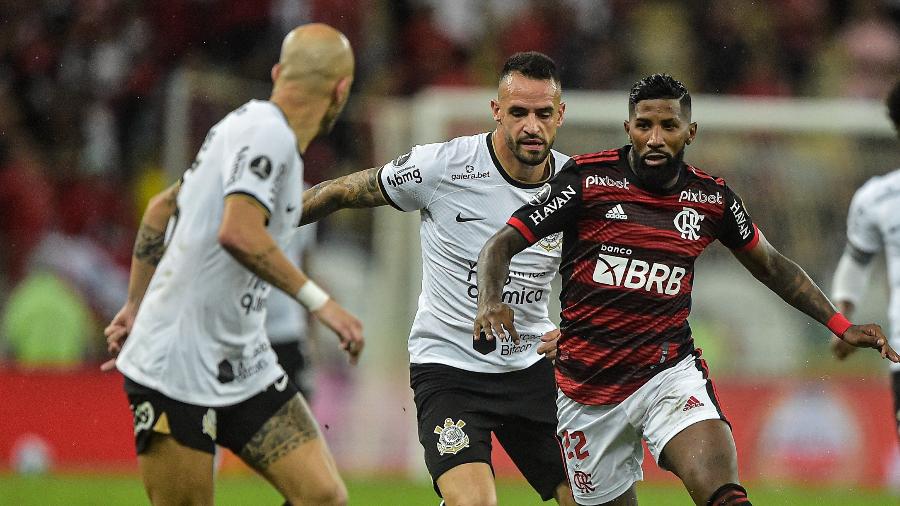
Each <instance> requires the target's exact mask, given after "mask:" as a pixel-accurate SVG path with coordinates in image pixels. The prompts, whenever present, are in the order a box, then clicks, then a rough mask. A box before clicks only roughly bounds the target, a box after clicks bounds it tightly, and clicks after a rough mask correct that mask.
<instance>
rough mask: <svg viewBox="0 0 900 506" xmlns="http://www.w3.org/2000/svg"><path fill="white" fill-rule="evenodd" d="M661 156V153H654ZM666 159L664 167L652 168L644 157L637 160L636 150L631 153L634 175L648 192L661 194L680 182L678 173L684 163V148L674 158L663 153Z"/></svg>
mask: <svg viewBox="0 0 900 506" xmlns="http://www.w3.org/2000/svg"><path fill="white" fill-rule="evenodd" d="M653 154H660V153H653ZM662 154H664V155H665V157H666V163H665V164H664V165H660V166H656V167H651V166H649V165H647V160H646V159H645V158H644V157H640V158H637V153H636V152H634V148H632V151H631V156H632V159H631V162H632V163H631V166H632V168H633V169H634V175H636V176H637V177H638V179H639V180H640V185H641V186H643V187H644V188H647V189H648V190H651V191H654V192H657V193H660V192H664V191H666V190H668V189H669V188H671V186H672V185H673V184H674V183H675V182H676V181H678V173H679V171H680V170H681V165H682V163H683V161H684V148H682V149H681V151H679V152H678V153H677V154H676V155H675V156H674V157H672V156H669V155H667V154H665V153H662Z"/></svg>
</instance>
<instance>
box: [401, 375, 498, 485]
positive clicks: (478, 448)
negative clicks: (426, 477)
mask: <svg viewBox="0 0 900 506" xmlns="http://www.w3.org/2000/svg"><path fill="white" fill-rule="evenodd" d="M415 402H416V417H417V421H418V431H419V443H421V444H422V449H423V450H424V454H425V466H426V467H427V468H428V472H429V474H431V478H432V481H433V482H434V486H435V491H436V492H438V493H439V494H443V492H444V489H442V488H440V487H439V485H438V484H439V483H441V481H439V480H440V478H441V477H442V476H443V475H444V474H445V473H447V472H449V471H451V470H453V469H455V468H457V467H459V466H463V465H465V464H474V463H480V464H483V465H484V467H485V468H487V469H488V471H489V472H487V473H477V474H476V473H468V474H467V475H472V476H481V477H482V478H485V479H481V480H479V481H477V482H475V484H474V485H475V486H476V487H477V488H472V489H471V491H472V493H473V494H477V495H479V496H480V495H483V494H484V492H485V489H487V488H490V490H491V492H492V493H493V490H494V480H493V473H492V472H491V471H490V470H491V468H490V465H491V446H492V443H491V431H492V430H493V429H494V428H495V426H496V425H497V421H496V420H497V418H496V417H494V416H491V414H490V413H487V412H485V411H484V410H485V408H486V406H485V402H484V400H483V399H480V398H478V397H477V396H475V395H471V394H470V393H460V392H456V391H450V390H443V391H437V392H430V393H429V394H427V395H420V392H417V393H416V395H415ZM466 469H481V467H478V466H475V467H474V468H473V467H467V468H466ZM445 482H446V480H445ZM449 483H455V481H454V482H449ZM447 486H451V485H449V484H448V485H447Z"/></svg>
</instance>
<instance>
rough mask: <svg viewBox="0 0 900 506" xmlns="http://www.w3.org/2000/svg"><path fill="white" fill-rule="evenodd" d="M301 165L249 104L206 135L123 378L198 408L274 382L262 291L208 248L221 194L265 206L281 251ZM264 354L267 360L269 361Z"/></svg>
mask: <svg viewBox="0 0 900 506" xmlns="http://www.w3.org/2000/svg"><path fill="white" fill-rule="evenodd" d="M301 181H302V163H301V162H300V158H299V154H298V153H297V150H296V139H295V137H294V134H293V132H292V131H291V129H290V127H289V126H288V124H287V121H286V119H285V118H284V116H283V115H282V113H281V112H280V110H278V108H277V107H276V106H275V105H274V104H273V103H271V102H264V101H255V100H254V101H251V102H249V103H247V104H245V105H244V106H242V107H241V108H239V109H237V110H235V111H233V112H232V113H230V114H229V115H228V116H226V117H225V118H224V119H223V120H222V121H220V122H219V123H218V124H216V125H215V126H214V127H213V128H212V129H210V131H209V134H208V135H207V138H206V140H205V141H204V143H203V146H202V147H201V149H200V151H199V153H198V155H197V158H196V160H195V162H194V164H193V165H192V166H191V168H190V169H188V170H187V171H186V172H185V175H184V177H183V182H182V187H181V190H180V192H179V194H178V201H177V202H178V206H177V212H176V214H175V216H174V218H173V219H174V223H172V224H171V225H170V231H171V232H170V238H169V241H168V244H167V249H166V253H165V254H164V255H163V258H162V260H161V261H160V263H159V266H158V267H157V269H156V272H155V274H154V276H153V279H152V281H151V283H150V286H149V287H148V289H147V293H146V295H145V297H144V300H143V302H142V303H141V307H140V310H139V311H138V315H137V318H136V320H135V324H134V328H133V330H132V333H131V335H130V336H129V339H128V341H127V342H126V345H125V347H124V349H123V351H122V354H121V355H120V358H119V360H118V362H117V365H119V368H120V369H121V370H122V371H123V373H125V374H126V375H127V376H129V377H130V378H131V379H133V380H135V381H137V382H139V383H141V384H143V385H144V386H147V387H150V388H154V389H156V390H159V391H161V392H163V393H165V394H167V395H169V396H171V397H173V398H176V399H179V400H182V401H185V402H194V403H197V404H202V405H215V404H214V403H219V404H221V403H223V402H227V401H235V402H239V401H240V400H243V399H244V398H246V397H247V395H246V394H247V390H248V388H249V387H248V386H247V385H255V384H257V383H260V382H264V381H273V380H274V379H276V378H277V374H278V372H277V368H274V369H273V368H272V367H271V366H272V365H273V364H274V363H275V361H274V354H272V353H271V350H270V349H269V344H268V340H267V338H266V336H265V331H264V328H263V321H264V318H265V307H266V304H265V300H266V297H267V295H268V293H269V290H270V287H269V285H268V284H267V283H265V282H264V281H262V280H261V279H259V278H258V277H257V276H255V275H254V274H253V273H251V272H250V271H249V270H247V269H246V268H244V267H243V266H242V265H241V264H240V263H239V262H237V260H235V259H234V258H233V257H232V256H231V255H230V254H229V253H228V252H227V251H225V249H224V248H222V246H221V245H220V244H219V242H218V233H219V228H220V226H221V223H222V215H223V211H224V204H225V198H226V196H232V195H242V196H244V197H246V198H249V199H251V200H252V201H255V202H256V203H257V204H258V205H259V206H260V207H262V208H263V209H265V211H266V215H267V222H266V228H267V230H268V232H269V233H270V234H271V235H272V237H273V238H274V239H275V240H276V241H277V242H278V243H279V245H280V246H282V247H283V243H284V241H285V240H286V239H287V237H288V233H289V232H290V231H292V230H293V227H294V226H295V225H296V224H297V222H298V221H299V213H300V208H301V197H300V195H301ZM270 355H271V356H270Z"/></svg>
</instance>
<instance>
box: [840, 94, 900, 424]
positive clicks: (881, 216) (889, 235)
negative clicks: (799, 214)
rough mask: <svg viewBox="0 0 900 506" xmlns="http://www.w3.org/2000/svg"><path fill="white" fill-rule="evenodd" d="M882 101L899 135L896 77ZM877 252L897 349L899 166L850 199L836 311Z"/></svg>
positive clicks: (849, 304)
mask: <svg viewBox="0 0 900 506" xmlns="http://www.w3.org/2000/svg"><path fill="white" fill-rule="evenodd" d="M886 102H887V108H888V116H889V117H890V118H891V122H892V123H893V124H894V129H895V130H896V131H897V134H898V135H900V81H897V82H896V83H894V87H893V88H892V89H891V92H890V94H889V95H888V97H887V101H886ZM882 251H883V252H884V256H885V259H886V260H887V272H888V283H889V286H890V303H889V306H888V318H889V321H890V323H891V327H890V334H889V339H890V344H891V346H892V347H893V348H894V349H895V350H896V349H898V348H900V169H897V170H894V171H893V172H889V173H888V174H885V175H883V176H876V177H873V178H872V179H870V180H868V181H867V182H866V183H865V184H864V185H862V186H861V187H860V188H859V190H857V192H856V194H855V195H854V196H853V200H852V201H851V202H850V211H849V212H848V213H847V246H846V248H845V249H844V254H843V256H842V257H841V259H840V261H839V262H838V266H837V269H836V270H835V272H834V280H833V282H832V290H833V298H834V301H835V305H837V308H838V311H841V312H843V313H844V314H845V315H847V316H848V317H850V316H851V315H852V314H853V312H854V311H855V310H856V308H857V307H858V306H859V302H860V299H862V296H863V295H864V294H865V292H866V289H867V284H868V281H869V278H870V275H871V273H872V266H873V263H872V260H873V259H874V258H875V256H876V255H877V254H878V253H880V252H882ZM831 348H832V351H833V352H834V354H835V356H836V357H837V358H838V359H841V360H843V359H845V358H847V356H848V355H850V354H851V353H853V352H854V351H856V348H854V347H852V346H850V345H848V344H846V343H844V341H842V340H840V339H834V340H832V343H831ZM890 367H891V388H892V391H893V397H894V420H895V422H896V428H897V433H896V434H897V437H898V438H900V364H894V363H892V364H891V365H890Z"/></svg>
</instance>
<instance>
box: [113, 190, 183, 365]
mask: <svg viewBox="0 0 900 506" xmlns="http://www.w3.org/2000/svg"><path fill="white" fill-rule="evenodd" d="M180 190H181V181H178V182H177V183H175V184H173V185H172V186H170V187H168V188H166V189H165V190H163V191H162V192H160V193H158V194H157V195H154V196H153V198H151V199H150V202H149V203H148V204H147V209H146V210H145V211H144V216H143V218H142V219H141V226H140V228H139V229H138V233H137V238H136V239H135V240H134V251H133V254H132V256H131V273H130V274H129V278H128V298H127V299H126V300H125V305H124V306H122V309H120V310H119V312H118V313H116V316H115V317H113V319H112V321H111V322H110V323H109V325H107V327H106V328H105V329H104V331H103V334H104V335H105V336H106V343H107V350H108V351H109V353H110V354H112V355H114V356H115V355H117V354H118V353H119V350H120V349H121V348H122V342H124V341H125V338H126V337H128V333H129V332H131V326H132V325H133V324H134V317H135V316H136V315H137V310H138V308H139V307H140V305H141V301H142V300H144V294H145V293H146V292H147V287H148V286H149V285H150V279H151V278H153V273H154V272H156V266H157V265H159V261H160V259H162V256H163V253H164V252H165V251H166V246H165V237H166V226H167V225H168V223H169V219H170V218H171V217H172V216H173V215H174V214H175V211H176V210H177V209H178V204H177V198H178V192H179V191H180ZM114 364H115V359H112V360H110V361H108V362H106V363H104V364H103V365H102V366H101V367H100V368H101V369H102V370H104V371H109V370H112V369H113V367H114V366H115V365H114Z"/></svg>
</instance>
